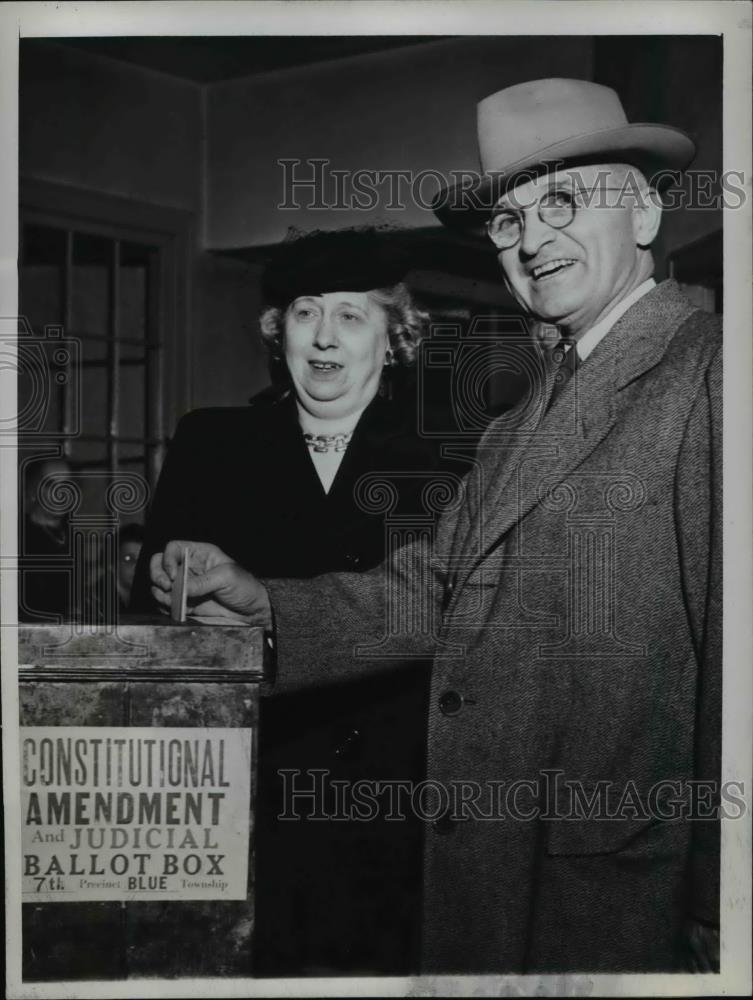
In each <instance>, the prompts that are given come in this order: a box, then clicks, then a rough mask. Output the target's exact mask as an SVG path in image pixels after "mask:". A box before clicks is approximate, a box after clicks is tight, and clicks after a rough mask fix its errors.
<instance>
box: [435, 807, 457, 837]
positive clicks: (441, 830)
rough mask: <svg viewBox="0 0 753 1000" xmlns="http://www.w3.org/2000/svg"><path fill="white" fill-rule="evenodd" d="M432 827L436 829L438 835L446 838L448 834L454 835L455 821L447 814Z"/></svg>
mask: <svg viewBox="0 0 753 1000" xmlns="http://www.w3.org/2000/svg"><path fill="white" fill-rule="evenodd" d="M432 826H433V827H434V832H435V833H438V834H439V835H440V836H442V837H444V836H446V835H447V834H448V833H452V831H453V830H454V829H455V821H454V820H453V818H452V817H451V816H450V815H449V813H445V814H444V816H440V817H439V819H435V820H434V822H433V823H432Z"/></svg>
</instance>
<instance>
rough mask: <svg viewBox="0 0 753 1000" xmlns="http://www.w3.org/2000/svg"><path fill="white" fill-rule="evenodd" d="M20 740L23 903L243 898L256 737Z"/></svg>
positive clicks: (148, 731)
mask: <svg viewBox="0 0 753 1000" xmlns="http://www.w3.org/2000/svg"><path fill="white" fill-rule="evenodd" d="M20 738H21V793H22V801H21V809H22V812H21V821H22V825H23V831H22V849H23V856H22V859H21V864H22V877H23V900H24V902H32V901H35V902H56V901H57V902H77V901H85V900H130V901H133V900H202V899H203V900H209V899H225V900H232V899H245V898H246V891H247V879H248V859H249V796H250V776H251V752H252V751H251V739H252V731H251V730H250V729H239V728H233V729H229V728H227V729H226V728H211V729H197V728H156V727H155V728H149V727H145V728H126V727H111V726H107V727H95V726H78V727H70V726H31V727H29V726H26V727H21V730H20Z"/></svg>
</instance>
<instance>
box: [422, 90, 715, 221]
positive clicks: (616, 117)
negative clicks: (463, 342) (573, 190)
mask: <svg viewBox="0 0 753 1000" xmlns="http://www.w3.org/2000/svg"><path fill="white" fill-rule="evenodd" d="M477 111H478V144H479V157H480V160H481V171H482V175H481V176H479V178H478V181H477V183H476V184H475V185H471V186H470V187H469V186H468V185H467V183H466V184H453V185H449V186H448V187H445V188H443V189H442V190H441V191H440V192H439V194H438V195H437V197H436V198H435V200H434V205H433V208H434V212H435V213H436V215H437V216H438V217H439V219H440V220H441V221H442V222H443V223H444V224H445V225H448V226H454V227H462V228H471V227H475V226H480V225H483V223H484V222H485V221H486V220H487V219H488V218H489V214H490V212H491V210H492V208H493V207H494V204H495V203H496V201H497V199H498V198H500V197H501V196H502V194H504V193H505V191H507V190H509V189H510V188H511V187H512V186H514V184H515V182H516V181H519V180H521V179H523V178H530V177H531V176H535V175H536V174H537V173H541V172H543V171H542V168H546V167H549V168H550V169H554V168H557V169H561V168H563V167H567V166H573V165H577V164H585V163H628V164H630V165H631V166H635V167H638V169H640V170H641V171H643V173H644V174H645V175H646V176H647V178H648V180H649V181H651V180H652V177H656V176H658V175H660V174H663V176H664V179H665V180H667V181H670V180H671V179H672V178H670V177H668V176H667V175H668V173H670V172H672V173H677V172H679V171H682V170H684V169H685V168H686V167H688V166H689V164H690V162H691V161H692V159H693V157H694V156H695V144H694V142H693V140H692V139H691V138H690V137H689V136H688V135H686V134H685V133H684V132H681V131H680V130H679V129H677V128H672V127H671V126H669V125H652V124H645V123H640V124H638V123H636V124H630V123H629V122H628V120H627V116H626V115H625V111H624V108H623V107H622V104H621V103H620V99H619V97H618V96H617V94H616V92H615V91H614V90H612V89H611V87H603V86H601V85H600V84H597V83H591V82H590V81H588V80H565V79H548V80H531V81H529V82H528V83H521V84H518V85H517V86H515V87H506V88H505V89H504V90H500V91H498V92H497V93H495V94H491V95H490V96H489V97H486V98H484V100H483V101H481V102H480V103H479V104H478V107H477ZM658 186H659V187H660V188H661V186H662V184H661V181H660V182H659V185H658Z"/></svg>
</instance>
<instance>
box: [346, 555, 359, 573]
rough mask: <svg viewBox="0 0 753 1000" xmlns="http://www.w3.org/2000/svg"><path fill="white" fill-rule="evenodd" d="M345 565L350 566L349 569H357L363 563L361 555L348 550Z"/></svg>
mask: <svg viewBox="0 0 753 1000" xmlns="http://www.w3.org/2000/svg"><path fill="white" fill-rule="evenodd" d="M345 565H346V566H347V567H348V569H351V570H357V569H358V567H359V566H360V565H361V557H360V556H359V555H357V554H356V553H355V552H348V554H347V555H346V556H345Z"/></svg>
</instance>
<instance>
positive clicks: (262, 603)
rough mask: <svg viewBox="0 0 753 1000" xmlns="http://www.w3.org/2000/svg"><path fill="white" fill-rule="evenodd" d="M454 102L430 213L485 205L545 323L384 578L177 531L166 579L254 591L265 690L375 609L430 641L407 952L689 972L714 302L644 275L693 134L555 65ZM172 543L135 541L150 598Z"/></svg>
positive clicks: (708, 674) (713, 410)
mask: <svg viewBox="0 0 753 1000" xmlns="http://www.w3.org/2000/svg"><path fill="white" fill-rule="evenodd" d="M478 124H479V144H480V149H481V159H482V165H483V168H484V174H483V176H482V177H480V178H479V181H478V184H477V185H476V186H475V188H473V189H471V190H469V189H468V187H467V185H465V186H463V187H462V188H460V187H459V188H458V189H452V190H448V191H445V192H443V194H442V196H441V198H440V199H439V202H438V205H437V213H438V214H439V215H440V218H442V220H443V221H444V222H445V223H446V224H448V225H452V226H456V227H461V228H464V229H477V230H478V231H479V232H483V231H484V229H486V232H487V234H488V236H489V238H490V239H491V243H492V244H493V247H494V251H495V252H496V254H497V255H498V259H499V262H500V265H501V268H502V273H503V276H504V280H505V282H506V283H507V286H508V287H509V289H510V290H511V292H512V294H513V295H514V296H515V298H516V299H517V301H518V302H519V303H520V304H521V305H522V306H523V307H524V308H525V310H526V311H527V312H528V313H530V314H531V316H532V317H533V319H534V320H535V321H543V323H545V324H547V325H550V326H551V325H552V324H555V325H556V327H557V328H559V332H560V335H559V337H558V338H557V339H556V340H553V343H554V349H552V350H551V351H550V352H549V353H548V354H543V353H542V356H541V357H540V358H539V362H540V363H539V364H538V366H537V373H535V376H534V379H533V384H532V386H531V392H529V393H527V394H526V395H525V398H524V399H523V400H522V401H521V404H520V405H519V406H518V408H517V409H516V410H514V411H511V412H510V413H506V414H504V415H503V416H501V417H499V418H498V419H496V420H495V421H493V422H492V423H491V424H490V426H489V428H488V430H487V431H486V433H485V435H484V437H483V439H482V440H481V443H480V445H479V448H478V452H477V456H476V464H475V468H474V472H473V474H471V475H469V477H468V478H467V479H466V481H465V489H464V493H463V496H462V498H461V501H460V502H457V503H454V504H450V505H449V509H448V510H447V512H446V513H445V515H444V516H443V517H442V518H441V519H440V522H439V525H438V528H437V535H436V541H435V544H434V548H433V551H432V552H431V553H429V552H427V551H425V549H424V548H422V547H420V546H415V547H414V548H412V549H411V548H409V547H406V548H403V549H402V550H401V552H400V558H399V559H393V561H392V563H391V564H390V565H389V567H388V575H387V586H385V574H384V572H383V571H378V570H377V571H374V572H371V573H366V574H362V575H361V576H360V577H358V578H355V577H354V576H352V575H351V576H348V575H342V574H340V575H331V576H325V577H321V578H318V579H317V580H316V581H314V582H313V583H306V582H305V581H294V580H268V581H266V582H265V585H262V584H261V583H260V582H259V581H258V580H256V579H255V578H254V577H252V576H251V575H250V574H249V573H248V572H247V571H246V570H245V569H244V567H242V566H239V565H238V564H237V563H234V562H232V561H231V560H229V559H228V557H227V556H226V555H225V554H224V553H222V552H220V551H219V550H217V549H214V548H212V547H209V546H205V545H201V544H198V542H199V540H196V542H197V543H196V544H192V546H191V547H192V563H193V565H194V566H195V568H196V575H195V576H194V577H193V578H192V580H191V581H190V583H189V594H190V595H191V599H192V601H193V602H195V605H196V609H197V611H198V612H199V613H201V612H202V610H207V611H216V610H217V608H218V606H221V607H223V608H224V609H226V611H227V612H229V613H232V614H234V615H236V616H237V615H240V616H241V617H242V618H243V619H244V620H246V621H248V622H250V623H259V624H265V625H267V626H268V627H271V625H272V621H273V614H274V626H275V635H276V643H277V665H278V675H277V676H278V685H279V686H280V688H281V689H283V690H285V689H292V688H294V687H302V686H305V685H307V684H312V683H322V682H325V681H328V680H330V681H331V680H335V679H344V678H348V677H354V676H359V675H360V674H362V673H363V672H364V671H365V670H369V669H376V668H378V667H380V666H382V667H384V665H386V662H385V660H384V659H381V660H378V661H377V660H376V657H380V656H383V647H384V631H385V624H387V625H389V626H390V627H391V628H392V627H394V626H395V623H397V624H398V625H400V624H401V623H402V625H401V628H399V629H398V631H399V635H397V636H396V634H395V633H394V632H393V634H392V635H391V638H392V639H393V640H394V639H395V638H397V639H399V640H400V642H399V643H397V644H396V643H394V642H393V644H392V646H391V649H392V650H393V651H394V650H395V649H396V648H397V652H398V654H399V655H398V658H399V657H400V656H401V657H403V658H404V659H405V660H409V659H410V658H411V657H413V656H416V655H426V654H428V653H429V652H434V653H435V654H436V657H435V660H434V666H433V674H432V692H431V703H430V709H429V733H428V778H429V780H430V782H431V786H432V790H433V791H434V793H435V796H436V798H437V800H438V801H437V802H436V803H435V805H436V806H437V809H436V812H435V814H434V817H433V818H434V822H432V823H431V824H427V829H426V840H425V860H424V870H423V875H424V891H423V926H422V946H423V956H422V959H423V964H422V969H423V971H425V972H448V973H452V972H455V973H472V972H510V971H514V972H546V973H553V972H566V971H571V972H582V973H588V972H596V971H602V972H649V971H651V972H677V971H681V970H688V969H691V970H694V971H711V970H713V969H715V968H717V967H718V923H719V824H718V819H717V812H716V809H717V804H718V798H719V774H720V766H719V758H720V743H721V740H720V715H721V713H720V691H721V626H722V614H721V472H722V459H721V402H722V400H721V328H720V324H719V322H718V318H716V317H713V316H710V315H708V314H707V313H702V312H701V311H699V310H697V309H695V308H694V307H693V306H692V305H691V303H690V302H688V301H687V299H686V298H685V297H684V296H683V294H682V293H681V290H680V288H679V287H678V286H677V284H675V283H674V282H672V281H666V282H662V283H661V284H658V285H657V284H655V282H654V280H653V277H652V275H653V258H652V252H651V244H652V242H653V240H654V237H655V236H656V233H657V230H658V227H659V223H660V217H661V203H660V197H659V195H660V191H661V188H662V186H663V183H664V182H665V181H666V179H667V173H666V172H667V171H678V170H682V169H684V168H685V167H687V166H688V164H689V163H690V161H691V160H692V158H693V155H694V145H693V143H692V141H691V140H690V139H689V138H688V136H686V135H685V134H684V133H682V132H680V131H678V130H677V129H674V128H671V127H669V126H664V125H647V124H641V125H637V124H636V125H631V124H628V122H627V120H626V117H625V114H624V111H623V109H622V106H621V104H620V101H619V98H618V97H617V95H616V93H615V92H614V91H612V90H610V89H609V88H606V87H601V86H598V85H596V84H593V83H589V82H587V81H583V80H537V81H533V82H530V83H524V84H520V85H518V86H515V87H509V88H507V89H505V90H502V91H500V92H498V93H496V94H493V95H492V96H491V97H488V98H486V99H485V100H484V101H482V102H481V104H480V105H479V118H478ZM532 325H533V326H534V327H536V326H537V324H536V323H534V324H532ZM535 367H536V366H535ZM185 544H186V543H185V542H180V543H179V544H178V543H177V542H176V543H171V544H170V545H168V546H167V548H166V550H165V552H164V553H162V554H160V555H159V556H157V557H155V559H154V561H153V563H152V582H153V587H154V593H155V596H156V597H157V599H158V600H160V601H161V603H163V604H164V605H165V606H169V602H170V590H171V586H172V579H174V578H175V575H176V570H177V558H178V554H179V552H180V547H181V546H182V545H185ZM394 595H399V596H398V597H397V598H395V596H394ZM398 602H400V604H399V605H398ZM405 602H412V606H411V607H410V609H408V610H406V609H405V608H404V606H403V605H404V604H405ZM426 621H429V622H432V621H433V622H434V623H435V626H436V627H435V629H434V630H432V629H426V628H424V629H422V630H420V631H419V627H418V626H419V625H420V624H421V623H423V622H426ZM333 635H337V637H338V641H337V642H336V643H333V642H332V639H331V637H332V636H333ZM400 643H401V644H400ZM369 650H371V651H373V652H374V654H375V662H370V661H369ZM387 662H388V661H387Z"/></svg>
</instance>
